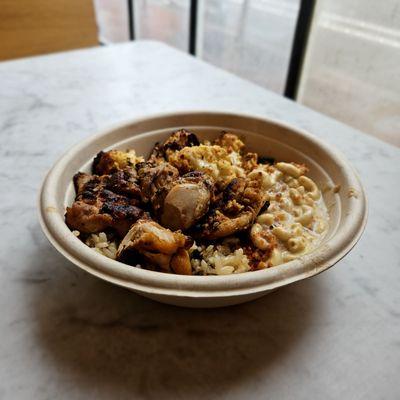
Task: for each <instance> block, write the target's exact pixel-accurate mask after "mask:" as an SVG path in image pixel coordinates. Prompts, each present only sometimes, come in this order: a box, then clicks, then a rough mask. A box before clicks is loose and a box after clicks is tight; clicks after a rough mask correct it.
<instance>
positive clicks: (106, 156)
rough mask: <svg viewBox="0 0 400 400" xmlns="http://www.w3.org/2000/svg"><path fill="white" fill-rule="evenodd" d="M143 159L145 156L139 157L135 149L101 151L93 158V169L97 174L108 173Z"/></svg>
mask: <svg viewBox="0 0 400 400" xmlns="http://www.w3.org/2000/svg"><path fill="white" fill-rule="evenodd" d="M143 161H144V159H143V157H138V156H137V155H136V152H135V150H127V151H121V150H110V151H106V152H103V151H100V153H98V154H97V155H96V157H95V158H94V160H93V166H92V169H93V173H94V174H96V175H107V174H111V173H112V172H116V171H119V170H122V169H125V168H128V167H134V166H135V165H136V164H137V163H139V162H143Z"/></svg>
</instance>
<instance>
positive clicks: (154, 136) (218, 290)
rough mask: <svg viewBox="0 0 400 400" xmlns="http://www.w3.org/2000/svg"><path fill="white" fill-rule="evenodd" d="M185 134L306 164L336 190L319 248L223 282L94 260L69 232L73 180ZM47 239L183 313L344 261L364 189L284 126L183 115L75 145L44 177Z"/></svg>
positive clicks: (335, 158) (342, 162)
mask: <svg viewBox="0 0 400 400" xmlns="http://www.w3.org/2000/svg"><path fill="white" fill-rule="evenodd" d="M183 127H184V128H187V129H190V130H191V131H193V132H195V133H196V134H197V135H198V136H199V137H200V138H201V139H204V138H214V137H216V136H217V135H218V134H219V133H220V131H221V130H229V131H232V132H234V133H237V134H239V135H241V136H244V137H245V141H246V145H247V147H248V148H249V150H250V151H256V152H257V153H258V154H260V155H263V156H270V157H274V158H276V159H277V160H284V161H296V162H299V163H305V164H307V166H308V167H309V168H310V176H311V177H312V178H313V179H314V180H315V181H316V182H317V184H318V185H319V187H320V188H324V187H333V186H335V185H340V190H339V192H338V193H337V194H335V193H333V190H327V191H324V193H323V195H324V199H325V202H326V204H327V206H328V208H329V214H330V228H329V231H328V234H327V235H326V237H325V239H324V241H323V242H322V244H321V245H320V246H319V247H318V248H317V249H315V250H314V251H313V252H311V253H310V254H307V255H304V256H302V257H300V258H298V259H296V260H294V261H291V262H288V263H286V264H282V265H280V266H277V267H274V268H269V269H265V270H261V271H254V272H245V273H242V274H233V275H227V276H226V275H225V276H182V275H173V274H167V273H161V272H154V271H148V270H145V269H139V268H135V267H132V266H129V265H126V264H123V263H120V262H118V261H114V260H111V259H108V258H106V257H105V256H102V255H101V254H98V253H97V252H95V251H93V250H92V249H90V248H89V247H87V246H86V245H84V244H83V243H82V242H81V241H80V240H79V239H78V238H76V237H75V236H74V235H73V234H72V233H71V231H70V230H69V229H68V227H67V226H66V224H65V222H64V213H65V208H66V206H67V205H70V204H71V203H72V201H73V198H74V188H73V184H72V177H73V175H74V174H75V173H76V172H77V171H79V170H81V171H82V170H83V171H89V169H90V165H91V162H92V160H93V157H94V156H95V155H96V154H97V152H99V151H100V150H104V149H111V148H121V149H126V148H134V149H135V150H136V152H137V154H139V155H140V154H143V155H147V154H148V153H149V152H150V150H151V148H152V147H153V145H154V143H155V142H157V141H161V140H163V139H165V138H166V137H167V136H168V135H169V134H170V133H171V132H172V131H173V130H176V129H179V128H183ZM40 219H41V225H42V228H43V231H44V233H45V234H46V236H47V238H48V239H49V241H50V242H51V243H52V244H53V246H54V247H55V248H56V249H57V250H58V251H59V252H60V253H61V254H63V255H64V256H65V257H66V258H67V259H68V260H70V261H71V262H73V263H74V264H75V265H77V266H78V267H80V268H82V269H84V270H85V271H87V272H89V273H91V274H93V275H95V276H97V277H99V278H101V279H104V280H106V281H108V282H112V283H115V284H117V285H120V286H123V287H126V288H128V289H131V290H133V291H134V292H136V293H139V294H141V295H143V296H146V297H149V298H151V299H154V300H157V301H161V302H164V303H169V304H175V305H178V306H187V307H219V306H226V305H231V304H238V303H243V302H245V301H249V300H252V299H255V298H258V297H261V296H263V295H264V294H266V293H268V292H270V291H272V290H274V289H276V288H279V287H281V286H284V285H288V284H289V283H292V282H296V281H299V280H301V279H305V278H309V277H311V276H313V275H316V274H318V273H320V272H322V271H325V270H326V269H328V268H329V267H331V266H332V265H334V264H335V263H336V262H338V261H339V260H340V259H341V258H342V257H344V256H345V255H346V254H347V253H348V252H349V251H350V250H351V248H352V247H353V246H354V245H355V244H356V242H357V241H358V239H359V238H360V236H361V234H362V231H363V229H364V227H365V224H366V219H367V206H366V198H365V194H364V190H363V188H362V185H361V183H360V180H359V178H358V177H357V174H356V173H355V171H354V169H353V168H352V167H351V166H350V165H349V163H348V162H347V161H346V159H345V158H344V157H343V156H342V155H341V154H339V153H338V152H337V151H336V150H334V149H332V146H330V145H328V144H325V143H323V142H321V141H320V140H318V139H317V138H315V137H314V136H311V135H310V134H308V133H306V132H303V131H301V130H299V129H297V128H294V127H291V126H288V125H286V124H283V123H281V122H277V121H271V120H268V119H262V118H256V117H252V116H247V115H237V114H226V113H211V112H184V113H176V114H167V115H157V116H154V117H149V118H145V119H137V120H134V121H131V122H129V123H126V124H123V125H120V126H118V127H114V128H111V129H108V130H106V131H104V132H102V133H100V134H98V135H95V136H92V137H90V138H89V139H86V140H84V141H83V142H81V143H79V144H77V145H76V146H74V147H73V148H72V149H70V150H69V151H67V153H66V154H64V155H63V157H61V159H60V160H59V161H58V162H57V163H56V164H55V165H54V167H53V168H52V169H51V170H50V172H49V173H48V175H47V177H46V179H45V181H44V183H43V187H42V191H41V196H40Z"/></svg>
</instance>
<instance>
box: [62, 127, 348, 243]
mask: <svg viewBox="0 0 400 400" xmlns="http://www.w3.org/2000/svg"><path fill="white" fill-rule="evenodd" d="M181 128H185V129H188V130H190V131H191V132H194V133H195V134H196V135H197V137H198V138H199V139H200V140H204V139H210V140H212V139H215V138H217V137H218V136H219V135H220V133H221V130H229V131H230V132H232V133H235V134H237V135H238V136H239V137H241V138H242V139H243V140H244V142H245V144H246V149H247V150H248V151H252V152H255V153H258V154H259V155H260V156H267V157H273V158H275V159H276V160H277V161H295V162H298V163H300V164H303V163H304V164H306V165H307V167H308V168H309V169H310V171H309V173H308V175H309V176H310V177H311V178H312V179H313V180H314V181H315V182H316V183H317V185H318V187H319V188H322V189H324V190H323V198H324V201H325V204H326V205H327V207H328V212H329V219H330V223H329V230H328V232H327V235H326V237H325V238H324V240H323V241H322V242H321V244H320V246H322V245H323V244H324V243H325V242H326V241H327V240H328V239H329V238H330V237H331V236H332V234H334V232H335V231H336V228H337V226H338V223H339V221H340V215H341V202H340V201H338V198H337V197H338V196H336V195H335V194H334V193H333V191H332V190H329V189H331V188H333V186H335V185H336V183H335V181H334V180H333V179H332V178H331V176H330V174H329V173H332V171H327V170H326V161H327V160H326V159H325V160H324V161H325V163H321V161H322V160H316V159H315V158H313V157H311V156H310V155H309V154H308V153H306V152H305V151H304V148H296V147H294V146H293V143H292V141H290V140H284V139H285V132H282V138H281V140H279V139H276V138H272V137H270V136H269V131H268V129H266V130H265V131H264V132H260V133H254V132H249V131H248V130H242V129H235V128H228V127H215V126H214V127H212V126H199V125H185V126H175V127H169V128H164V129H157V130H154V131H150V132H145V133H141V134H138V135H134V136H131V137H128V138H126V139H124V140H121V141H119V142H116V143H115V142H113V143H110V144H108V145H107V146H106V147H104V148H103V149H102V150H105V151H107V150H111V149H119V150H127V149H134V150H135V151H136V154H137V155H143V156H145V157H147V156H148V155H149V154H150V152H151V150H152V149H153V147H154V144H155V143H157V142H163V141H164V140H165V139H166V138H168V136H169V135H170V134H171V132H173V131H174V130H178V129H181ZM282 139H283V140H282ZM288 143H290V145H289V144H288ZM307 150H308V149H307ZM95 155H96V153H92V154H91V155H90V157H89V159H88V160H85V162H84V163H83V164H82V165H80V166H79V168H78V169H77V170H75V171H73V172H72V173H73V174H74V173H76V172H77V171H78V170H79V171H82V172H88V173H90V172H91V166H92V161H93V158H94V156H95ZM74 198H75V190H74V187H73V183H72V179H70V180H69V182H68V183H67V185H66V191H65V197H64V201H63V204H64V209H65V207H67V206H70V205H71V204H72V203H73V201H74Z"/></svg>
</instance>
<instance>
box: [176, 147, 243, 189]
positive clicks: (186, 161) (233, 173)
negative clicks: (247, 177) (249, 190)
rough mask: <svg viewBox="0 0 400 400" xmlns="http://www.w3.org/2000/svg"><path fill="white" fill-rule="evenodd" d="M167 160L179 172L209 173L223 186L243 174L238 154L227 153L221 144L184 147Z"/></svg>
mask: <svg viewBox="0 0 400 400" xmlns="http://www.w3.org/2000/svg"><path fill="white" fill-rule="evenodd" d="M169 162H170V163H171V164H172V165H174V166H175V167H176V168H177V169H178V170H179V171H180V172H181V173H187V172H190V171H202V172H204V173H206V174H207V175H209V176H210V177H211V178H212V179H214V181H215V182H216V184H217V185H218V186H220V187H224V186H225V185H226V184H227V183H229V182H230V181H231V180H232V179H234V178H237V177H242V176H244V171H243V168H242V167H241V160H240V155H238V154H237V153H234V152H232V153H230V154H229V153H228V152H227V150H226V149H224V148H223V147H221V146H217V145H214V146H207V145H203V144H201V145H200V146H193V147H184V148H183V149H182V150H179V151H177V152H175V153H173V154H171V155H170V157H169Z"/></svg>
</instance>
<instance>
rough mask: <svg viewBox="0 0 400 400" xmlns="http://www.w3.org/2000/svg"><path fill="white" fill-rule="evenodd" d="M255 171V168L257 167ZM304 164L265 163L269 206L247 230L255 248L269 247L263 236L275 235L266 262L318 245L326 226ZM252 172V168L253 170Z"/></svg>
mask: <svg viewBox="0 0 400 400" xmlns="http://www.w3.org/2000/svg"><path fill="white" fill-rule="evenodd" d="M257 172H259V171H257ZM306 172H307V168H306V167H305V166H304V165H299V164H295V163H286V162H278V163H276V164H275V165H274V166H269V167H268V170H265V171H264V174H265V173H268V175H269V179H268V178H264V174H263V178H264V179H265V181H266V182H268V184H267V185H265V188H268V189H267V190H266V192H267V198H268V199H269V206H268V208H267V210H266V211H264V212H263V213H262V214H260V215H258V217H257V219H256V221H255V223H254V225H253V226H252V228H251V231H250V237H251V240H252V242H253V244H254V246H256V247H257V248H258V249H260V250H266V249H268V248H271V243H270V242H269V241H268V240H267V239H266V238H268V237H270V236H268V235H273V236H274V237H275V240H274V241H273V242H274V245H273V248H272V250H271V252H270V256H269V259H268V264H269V265H270V266H275V265H279V264H282V263H284V262H288V261H291V260H294V259H295V258H297V257H299V256H301V255H304V254H306V253H308V252H310V251H311V250H312V249H314V248H315V247H317V246H318V244H319V243H320V242H321V240H322V238H323V236H324V235H325V233H326V231H327V228H328V219H329V218H328V212H327V208H326V206H325V204H324V201H323V199H322V196H321V192H320V190H319V188H318V186H317V185H316V183H315V182H314V181H313V180H312V179H310V178H309V177H307V176H305V173H306ZM253 173H255V172H253Z"/></svg>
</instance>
